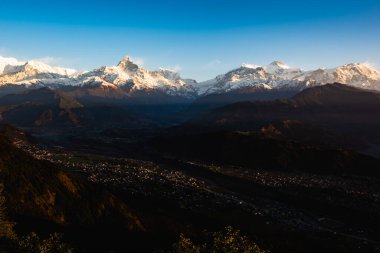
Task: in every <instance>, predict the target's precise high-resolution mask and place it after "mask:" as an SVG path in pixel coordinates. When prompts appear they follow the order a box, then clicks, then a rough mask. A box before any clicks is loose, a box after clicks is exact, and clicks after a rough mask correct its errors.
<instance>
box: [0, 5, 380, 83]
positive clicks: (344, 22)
mask: <svg viewBox="0 0 380 253" xmlns="http://www.w3.org/2000/svg"><path fill="white" fill-rule="evenodd" d="M0 8H1V9H0V55H2V56H13V57H16V58H19V59H21V60H23V59H43V60H44V61H46V62H48V63H51V64H53V65H61V66H66V67H74V68H76V69H79V70H90V69H92V68H95V67H99V66H101V65H115V64H117V62H118V61H119V60H120V59H121V58H122V57H123V56H124V55H130V56H132V58H134V59H135V60H136V61H137V62H138V63H140V64H142V65H143V66H144V67H146V68H148V69H155V68H157V67H168V68H174V69H177V70H179V71H180V72H181V74H182V76H184V77H192V78H196V79H197V80H205V79H209V78H213V77H214V76H216V75H217V74H220V73H223V72H225V71H227V70H230V69H232V68H236V67H238V66H239V65H240V64H241V63H255V64H268V63H270V62H272V61H273V60H282V61H284V62H286V63H288V64H289V65H291V66H299V67H302V68H303V69H312V68H317V67H334V66H338V65H341V64H344V63H349V62H369V63H371V64H373V65H375V66H376V67H377V68H378V69H379V68H380V1H378V0H361V1H358V0H345V1H343V0H329V1H326V0H319V1H318V0H309V1H306V0H304V1H289V0H288V1H280V0H266V1H245V0H234V1H232V0H212V1H211V0H209V1H207V0H203V1H200V0H192V1H187V0H186V1H169V0H161V1H147V0H145V1H144V0H140V1H114V0H108V1H78V0H77V1H73V0H65V1H55V2H53V1H39V0H34V1H24V0H19V1H6V2H2V3H1V6H0Z"/></svg>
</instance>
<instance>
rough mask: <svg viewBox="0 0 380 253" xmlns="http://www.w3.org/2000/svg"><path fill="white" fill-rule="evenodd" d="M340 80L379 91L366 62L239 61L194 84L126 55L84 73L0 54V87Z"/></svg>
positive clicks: (204, 88) (213, 87) (177, 92)
mask: <svg viewBox="0 0 380 253" xmlns="http://www.w3.org/2000/svg"><path fill="white" fill-rule="evenodd" d="M334 82H339V83H344V84H347V85H352V86H355V87H359V88H367V89H374V90H380V73H379V72H378V71H376V70H375V69H374V68H373V67H371V66H369V65H368V64H360V63H351V64H346V65H343V66H340V67H337V68H332V69H317V70H312V71H303V70H301V69H300V68H294V67H290V66H288V65H287V64H285V63H283V62H281V61H274V62H272V63H270V64H269V65H265V66H259V65H255V64H242V65H241V66H240V67H239V68H237V69H234V70H231V71H229V72H227V73H225V74H222V75H219V76H217V77H215V78H214V79H211V80H208V81H205V82H200V83H197V82H196V81H195V80H193V79H183V78H181V76H180V74H179V73H177V72H176V71H173V70H171V69H165V68H158V69H157V70H156V71H149V70H147V69H145V68H142V67H139V66H138V65H136V64H135V63H133V62H132V61H131V60H130V58H129V57H128V56H126V57H124V58H123V59H122V60H121V61H120V62H119V63H118V64H117V65H116V66H104V67H101V68H97V69H94V70H92V71H88V72H82V73H80V72H77V71H76V70H73V69H68V68H61V67H52V66H50V65H48V64H45V63H42V62H38V61H28V62H21V61H18V60H17V59H15V58H4V57H0V86H1V85H6V84H7V85H24V86H25V87H50V88H60V87H62V86H77V87H101V86H104V87H109V88H112V89H122V90H123V91H125V92H134V91H145V90H146V91H150V90H159V91H161V92H164V93H166V94H169V95H174V96H184V97H189V98H194V97H197V96H202V95H207V94H213V93H225V92H229V91H233V90H238V89H241V88H245V87H257V88H260V89H267V90H275V89H286V88H292V89H294V88H297V89H300V90H302V89H304V88H307V87H310V86H316V85H323V84H327V83H334Z"/></svg>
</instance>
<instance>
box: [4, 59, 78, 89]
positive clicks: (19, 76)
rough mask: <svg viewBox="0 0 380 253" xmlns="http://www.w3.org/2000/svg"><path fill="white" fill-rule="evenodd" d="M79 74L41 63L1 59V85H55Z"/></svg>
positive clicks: (71, 70) (72, 70)
mask: <svg viewBox="0 0 380 253" xmlns="http://www.w3.org/2000/svg"><path fill="white" fill-rule="evenodd" d="M75 73H77V71H76V70H74V69H68V68H61V67H52V66H50V65H48V64H45V63H43V62H39V61H33V60H32V61H28V62H25V63H24V62H20V61H18V60H16V59H14V58H0V85H4V84H13V85H27V86H30V85H43V84H50V85H55V84H57V83H60V84H64V83H65V82H66V79H67V78H69V77H71V76H72V75H74V74H75Z"/></svg>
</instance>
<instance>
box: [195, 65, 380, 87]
mask: <svg viewBox="0 0 380 253" xmlns="http://www.w3.org/2000/svg"><path fill="white" fill-rule="evenodd" d="M335 82H338V83H343V84H347V85H352V86H355V87H358V88H367V89H374V90H380V73H379V72H378V71H376V70H375V69H374V68H372V67H370V66H368V65H367V64H360V63H352V64H346V65H343V66H341V67H337V68H333V69H318V70H313V71H302V70H301V69H300V68H292V67H289V66H288V65H286V64H285V63H283V62H281V61H274V62H272V63H271V64H269V65H267V66H259V65H255V64H243V65H241V67H240V68H237V69H234V70H232V71H229V72H227V73H226V74H223V75H219V76H217V77H216V78H214V79H211V80H208V81H205V82H201V83H198V84H197V85H196V86H195V88H196V90H197V92H198V93H199V94H212V93H224V92H228V91H231V90H237V89H240V88H245V87H260V88H263V89H279V88H298V89H301V90H302V89H304V88H307V87H310V86H316V85H323V84H327V83H335Z"/></svg>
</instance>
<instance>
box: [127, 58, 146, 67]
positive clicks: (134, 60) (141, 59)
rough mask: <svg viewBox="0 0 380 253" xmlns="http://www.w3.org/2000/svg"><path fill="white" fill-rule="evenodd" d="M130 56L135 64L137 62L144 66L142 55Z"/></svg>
mask: <svg viewBox="0 0 380 253" xmlns="http://www.w3.org/2000/svg"><path fill="white" fill-rule="evenodd" d="M129 58H130V59H131V61H132V62H133V63H134V64H137V65H139V66H144V59H143V58H141V57H134V56H131V57H129Z"/></svg>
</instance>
